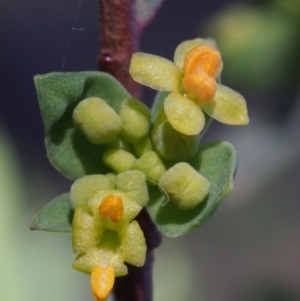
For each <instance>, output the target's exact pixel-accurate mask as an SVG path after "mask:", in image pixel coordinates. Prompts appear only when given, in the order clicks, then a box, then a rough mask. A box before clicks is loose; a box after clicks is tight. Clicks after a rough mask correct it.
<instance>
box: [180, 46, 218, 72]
mask: <svg viewBox="0 0 300 301" xmlns="http://www.w3.org/2000/svg"><path fill="white" fill-rule="evenodd" d="M221 66H222V60H221V54H220V52H219V51H218V50H216V49H214V48H212V47H210V46H208V45H202V46H198V47H196V48H194V49H192V50H191V51H190V52H189V53H188V54H187V56H186V57H185V61H184V75H188V74H194V73H201V72H203V73H206V74H207V75H209V76H212V77H216V76H217V75H218V73H219V71H220V69H221Z"/></svg>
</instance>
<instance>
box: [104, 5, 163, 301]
mask: <svg viewBox="0 0 300 301" xmlns="http://www.w3.org/2000/svg"><path fill="white" fill-rule="evenodd" d="M99 9H100V21H99V22H100V28H99V29H100V43H101V47H100V53H99V56H98V68H99V70H100V71H105V72H108V73H110V74H111V75H113V76H114V77H115V78H117V79H118V80H119V81H120V82H121V83H122V84H123V85H124V87H125V88H126V89H127V90H128V91H129V92H130V93H131V94H132V95H133V96H134V97H136V98H140V96H141V88H140V86H139V85H138V84H137V83H136V82H134V81H133V80H132V78H131V76H130V74H129V72H128V70H129V64H130V59H131V56H132V54H133V53H134V52H136V51H137V50H138V45H139V35H140V32H138V26H137V23H136V18H135V0H99ZM137 221H138V222H139V224H140V226H141V228H142V230H143V232H144V235H145V239H146V244H147V254H146V262H145V265H144V266H143V267H140V268H137V267H134V266H130V265H129V266H128V275H126V276H124V277H117V278H116V281H115V285H114V295H115V300H116V301H151V300H152V266H153V260H154V256H153V253H154V249H155V248H156V247H158V246H159V245H160V243H161V235H160V233H159V231H158V230H157V228H156V226H155V225H154V224H153V222H152V221H151V219H150V217H149V215H148V212H147V210H146V209H145V208H144V209H143V210H142V211H141V213H140V214H139V215H138V217H137Z"/></svg>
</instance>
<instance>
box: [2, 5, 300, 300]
mask: <svg viewBox="0 0 300 301" xmlns="http://www.w3.org/2000/svg"><path fill="white" fill-rule="evenodd" d="M78 3H79V2H78V1H75V0H64V1H61V0H51V1H50V0H45V1H39V2H36V1H33V0H27V1H19V0H10V1H9V0H3V1H1V4H0V6H1V9H0V16H1V18H0V32H1V35H0V39H1V42H0V72H1V84H0V87H1V90H0V91H1V93H2V95H1V96H2V97H1V100H0V205H1V211H0V226H1V227H0V266H1V269H0V296H1V297H0V299H1V300H4V301H12V300H20V301H29V300H30V301H32V300H43V301H48V300H49V301H53V300H55V301H66V300H73V301H77V300H78V301H79V300H92V296H91V292H90V288H89V278H88V277H87V276H86V275H83V274H80V273H78V272H76V271H73V270H72V269H71V268H70V266H71V263H72V261H73V259H74V254H72V250H71V240H70V235H68V234H52V233H43V232H31V231H30V230H29V221H30V218H31V216H32V215H33V214H34V212H35V211H36V210H38V209H39V208H41V206H42V205H43V204H45V203H46V202H48V201H49V200H51V199H52V198H53V197H55V196H57V195H58V194H60V193H62V192H65V191H67V190H68V189H69V187H70V184H71V183H70V181H68V180H66V179H63V178H62V176H60V174H58V173H57V172H56V171H55V170H54V169H53V168H52V167H51V166H50V164H49V163H48V161H47V158H46V155H45V150H44V145H43V125H42V121H41V117H40V113H39V109H38V104H37V99H36V95H35V91H34V86H33V81H32V77H33V76H34V75H35V74H41V73H47V72H51V71H62V69H63V68H62V65H63V61H64V58H65V56H66V61H65V66H64V71H81V70H95V69H96V60H95V58H96V55H97V49H98V46H99V45H98V40H97V18H98V16H97V10H98V8H97V3H96V1H95V2H90V1H82V2H81V6H80V9H79V14H78V18H77V19H76V22H75V23H74V16H75V15H76V10H77V7H78ZM72 27H75V28H77V29H75V30H74V29H73V30H72ZM71 33H72V40H71V44H70V50H69V51H68V52H67V55H66V50H67V47H68V41H69V38H70V34H71ZM196 36H202V37H208V36H210V37H213V38H215V39H216V40H217V43H218V45H219V48H220V50H221V52H222V55H223V59H224V70H223V73H222V81H223V83H224V84H226V85H228V86H230V87H232V88H234V89H235V90H238V91H240V92H241V93H242V94H243V95H244V96H245V98H246V99H247V102H248V107H249V115H250V119H251V122H250V124H249V125H248V126H247V127H237V128H235V127H227V126H223V125H220V124H218V123H216V122H215V123H213V125H212V127H211V128H210V130H209V131H208V133H207V134H206V136H205V140H206V141H210V140H215V139H223V140H227V141H229V142H231V143H233V144H234V146H235V147H236V150H237V153H238V158H239V169H238V173H237V177H236V181H235V189H234V191H233V192H232V193H231V194H230V195H229V196H228V197H226V199H225V200H224V201H223V203H222V204H221V206H220V208H219V209H218V210H217V211H216V213H215V215H214V216H213V217H212V218H211V219H210V220H209V221H208V222H207V223H206V224H204V225H203V226H202V227H201V228H200V229H198V230H196V231H194V232H193V233H191V234H190V235H188V236H186V237H183V238H179V239H165V241H164V244H163V246H162V247H161V248H160V249H158V250H157V260H156V263H155V279H154V282H155V290H154V295H155V299H154V300H155V301H168V300H170V301H171V300H176V301H177V300H178V301H179V300H180V301H181V300H199V301H202V300H203V301H227V300H228V301H229V300H230V301H248V300H249V301H250V300H251V301H281V300H282V301H294V300H300V239H299V237H300V219H299V216H300V202H299V194H300V185H299V182H300V134H299V126H300V55H299V53H300V1H299V0H266V1H264V0H260V1H255V0H253V1H246V0H244V1H242V0H240V1H230V0H178V1H172V0H166V1H165V2H164V4H163V5H162V8H161V9H160V10H159V12H158V15H157V18H156V19H155V20H154V21H153V23H151V24H150V26H149V27H147V28H146V30H145V32H144V35H143V38H142V41H141V49H142V50H143V51H145V52H150V53H154V54H158V55H161V56H164V57H168V58H170V59H172V56H173V52H174V49H175V47H176V46H177V44H179V43H180V42H181V41H183V40H185V39H192V38H195V37H196ZM153 95H154V93H153V92H152V91H149V90H145V98H146V100H147V101H148V102H149V103H150V102H151V99H152V97H153Z"/></svg>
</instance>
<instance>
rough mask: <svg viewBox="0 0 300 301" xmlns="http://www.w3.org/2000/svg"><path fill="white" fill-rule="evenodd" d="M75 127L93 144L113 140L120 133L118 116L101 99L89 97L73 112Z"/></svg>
mask: <svg viewBox="0 0 300 301" xmlns="http://www.w3.org/2000/svg"><path fill="white" fill-rule="evenodd" d="M73 120H74V123H75V125H76V126H77V127H78V128H79V129H80V131H81V132H82V133H83V134H84V135H85V136H86V138H87V139H88V140H89V141H90V142H92V143H94V144H102V143H106V142H108V141H111V140H112V139H114V138H115V137H116V136H117V135H118V134H119V133H120V131H121V119H120V117H119V115H118V114H117V113H116V112H115V111H114V110H113V108H112V107H110V106H109V105H108V104H107V103H106V102H105V101H104V100H103V99H101V98H98V97H89V98H86V99H84V100H82V101H81V102H79V104H78V105H77V107H76V108H75V109H74V111H73Z"/></svg>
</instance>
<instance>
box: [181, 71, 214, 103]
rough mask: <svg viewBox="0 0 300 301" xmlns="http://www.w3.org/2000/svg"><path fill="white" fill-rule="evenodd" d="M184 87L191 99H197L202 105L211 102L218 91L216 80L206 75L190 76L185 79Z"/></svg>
mask: <svg viewBox="0 0 300 301" xmlns="http://www.w3.org/2000/svg"><path fill="white" fill-rule="evenodd" d="M182 86H183V88H184V90H185V91H186V92H187V93H188V95H189V97H191V98H196V99H197V100H198V101H199V102H201V103H204V104H205V103H208V102H209V101H211V100H212V99H213V98H214V96H215V94H216V91H217V82H216V80H215V79H214V78H213V77H211V76H209V75H207V74H205V73H198V74H189V75H187V76H185V77H184V78H183V81H182Z"/></svg>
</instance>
